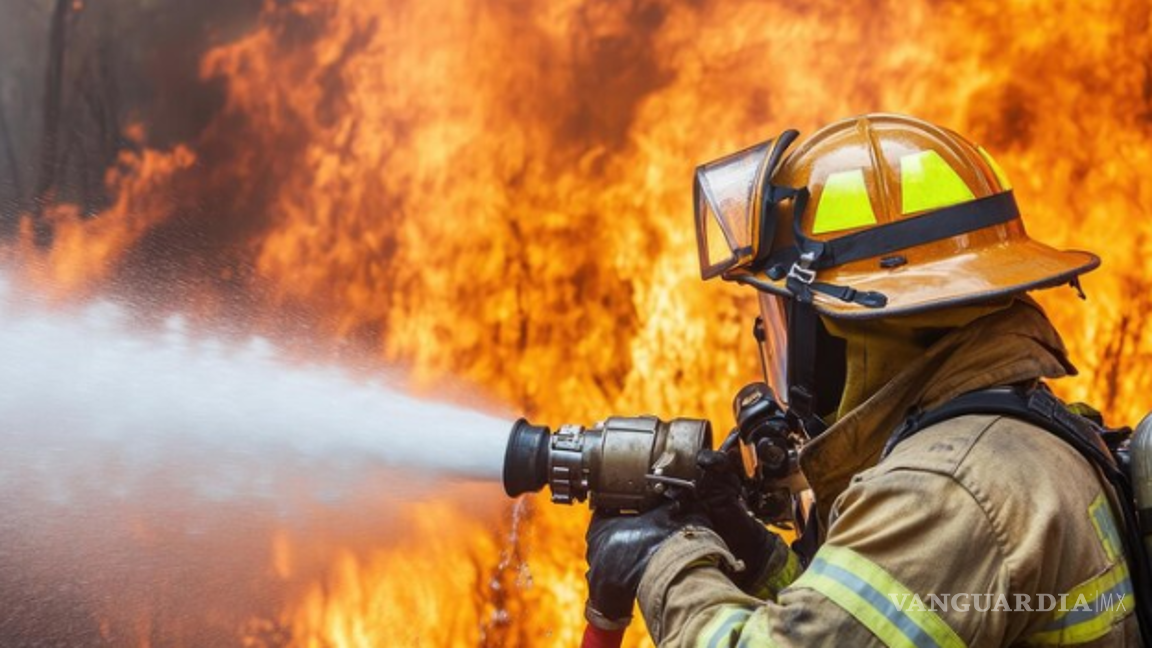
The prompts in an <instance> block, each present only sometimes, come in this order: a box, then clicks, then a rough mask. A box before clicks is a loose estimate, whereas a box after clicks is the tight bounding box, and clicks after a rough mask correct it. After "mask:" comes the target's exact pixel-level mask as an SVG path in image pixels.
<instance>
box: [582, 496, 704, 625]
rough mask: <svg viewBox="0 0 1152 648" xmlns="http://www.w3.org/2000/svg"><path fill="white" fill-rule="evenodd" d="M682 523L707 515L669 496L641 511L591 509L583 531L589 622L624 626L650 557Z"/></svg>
mask: <svg viewBox="0 0 1152 648" xmlns="http://www.w3.org/2000/svg"><path fill="white" fill-rule="evenodd" d="M686 526H707V519H706V518H705V517H704V516H703V515H700V514H698V513H692V512H690V511H687V510H684V509H683V508H682V506H681V504H680V503H679V502H677V501H672V500H669V501H668V502H667V503H666V504H662V505H660V506H658V507H656V508H654V509H652V510H650V511H646V512H644V513H641V514H639V515H635V514H615V513H605V512H602V511H597V512H596V513H594V514H593V515H592V523H591V524H590V525H589V526H588V535H587V540H588V554H587V558H588V573H587V578H588V603H587V605H586V606H585V609H584V615H585V617H586V618H587V619H588V622H589V623H591V624H592V625H594V626H596V627H598V628H600V629H602V630H617V629H620V628H623V627H625V626H627V625H628V623H629V622H630V621H631V620H632V605H633V602H634V601H635V600H636V590H637V588H639V587H640V578H641V577H642V576H643V575H644V569H645V568H646V567H647V566H648V561H649V559H651V558H652V556H653V554H655V553H656V550H657V549H658V548H659V547H660V545H661V544H663V543H664V541H665V540H667V539H668V538H670V537H672V536H673V535H674V534H675V533H676V532H677V531H679V530H680V529H682V528H684V527H686Z"/></svg>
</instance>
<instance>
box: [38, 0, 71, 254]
mask: <svg viewBox="0 0 1152 648" xmlns="http://www.w3.org/2000/svg"><path fill="white" fill-rule="evenodd" d="M70 8H71V0H56V5H55V8H54V9H53V10H52V26H51V28H50V29H49V31H48V69H47V71H46V73H45V76H44V123H43V135H42V138H41V140H40V175H39V177H38V178H37V179H36V189H35V193H34V194H33V197H32V219H33V226H34V229H35V233H36V235H35V240H36V244H37V245H38V246H41V247H47V246H48V245H49V244H50V243H51V238H52V231H51V228H50V226H49V225H48V223H47V222H45V220H44V217H43V216H44V207H45V206H46V205H47V204H48V202H49V201H51V200H52V193H53V190H54V189H55V188H56V182H57V174H58V172H59V140H60V115H61V112H62V106H63V103H64V53H65V49H66V42H65V38H66V33H65V31H66V27H67V26H68V11H69V9H70Z"/></svg>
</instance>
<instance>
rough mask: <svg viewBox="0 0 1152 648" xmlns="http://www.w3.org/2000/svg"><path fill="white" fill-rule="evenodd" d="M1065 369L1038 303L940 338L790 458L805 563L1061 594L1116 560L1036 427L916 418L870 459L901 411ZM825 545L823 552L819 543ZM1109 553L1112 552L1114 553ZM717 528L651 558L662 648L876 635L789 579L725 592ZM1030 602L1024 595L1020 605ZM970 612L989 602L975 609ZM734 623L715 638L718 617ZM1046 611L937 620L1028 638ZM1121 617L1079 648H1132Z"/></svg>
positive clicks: (967, 589) (988, 638) (1085, 487)
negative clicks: (813, 540) (801, 477)
mask: <svg viewBox="0 0 1152 648" xmlns="http://www.w3.org/2000/svg"><path fill="white" fill-rule="evenodd" d="M1070 370H1071V366H1070V365H1069V364H1068V362H1067V360H1066V358H1065V352H1064V348H1063V345H1062V343H1061V341H1060V339H1059V337H1058V335H1057V334H1056V332H1055V331H1054V330H1053V329H1052V327H1051V325H1050V324H1049V323H1048V321H1047V320H1046V318H1045V317H1044V315H1043V313H1042V312H1040V311H1039V309H1038V308H1037V307H1035V306H1033V305H1030V304H1028V303H1025V302H1017V303H1016V304H1014V305H1013V306H1012V307H1010V308H1008V309H1007V310H1004V311H1001V312H998V313H994V314H992V315H989V316H986V317H984V318H981V319H978V320H976V321H975V322H973V323H971V324H969V325H968V326H965V327H963V328H961V329H959V330H957V331H954V332H953V333H951V334H949V335H947V336H946V337H944V338H943V339H941V340H940V341H939V342H938V343H937V344H935V345H934V346H933V347H931V348H930V349H929V350H928V352H927V353H925V354H924V356H923V357H922V358H920V359H919V360H918V361H916V362H914V363H912V364H911V365H909V366H908V367H907V368H906V369H905V370H904V371H903V372H902V373H900V374H899V375H898V376H896V377H895V378H894V379H893V380H892V381H891V382H890V383H888V385H886V386H885V387H884V388H882V389H881V390H880V391H879V392H877V393H876V394H875V395H874V396H873V397H872V398H870V399H869V400H867V401H866V402H865V403H864V404H862V405H861V406H860V407H858V408H856V409H854V410H853V411H851V412H849V413H848V414H847V415H846V416H844V417H843V418H842V419H840V420H839V421H838V422H837V423H836V424H835V425H834V426H832V427H831V428H830V429H829V430H828V431H827V432H826V433H824V434H823V435H821V436H820V437H818V438H817V439H815V440H814V441H813V442H812V443H811V444H809V446H808V447H807V448H806V449H805V452H804V454H803V457H802V464H803V467H804V471H805V474H806V475H807V476H808V479H809V481H810V483H811V484H812V486H813V488H814V490H815V493H816V495H817V499H818V502H819V503H820V507H819V514H820V518H821V521H822V522H823V527H824V528H825V529H826V533H825V534H824V535H826V540H825V545H824V547H822V548H821V550H820V552H819V553H818V554H817V557H818V558H819V557H820V555H821V554H825V553H826V551H827V552H828V553H829V554H830V553H831V552H832V551H834V550H835V549H834V548H837V547H841V548H847V549H850V550H852V551H853V552H855V553H856V554H858V555H860V556H862V557H864V558H866V559H867V560H869V561H871V562H872V563H874V564H875V565H877V566H879V567H880V568H882V569H883V570H884V571H886V572H887V573H888V574H889V575H891V576H892V577H893V578H894V579H895V580H896V581H899V582H900V583H901V584H902V585H903V586H904V587H906V588H907V589H908V590H910V591H911V592H913V593H916V594H918V595H920V596H921V597H924V598H925V600H927V598H926V597H927V596H928V595H929V594H938V595H939V594H953V595H954V594H991V595H993V599H992V600H995V596H996V595H999V594H1005V595H1006V596H1007V597H1008V600H1009V601H1012V602H1015V601H1016V599H1015V598H1014V597H1015V595H1016V594H1027V595H1030V596H1031V597H1032V598H1031V600H1032V601H1038V599H1037V595H1039V594H1042V593H1043V594H1051V595H1054V596H1057V597H1058V596H1059V595H1060V594H1062V593H1066V592H1069V591H1070V590H1073V588H1075V587H1076V586H1078V585H1081V584H1083V583H1085V582H1088V581H1091V580H1092V579H1093V578H1095V577H1098V576H1100V575H1101V574H1103V573H1105V572H1107V571H1108V570H1109V569H1110V568H1112V567H1114V566H1115V564H1116V563H1117V562H1118V560H1115V559H1113V558H1112V557H1110V556H1109V555H1108V552H1107V551H1106V549H1105V546H1104V543H1103V541H1102V539H1101V535H1100V533H1098V532H1097V530H1096V528H1095V527H1094V525H1093V522H1092V517H1091V516H1090V514H1089V507H1090V506H1092V504H1093V503H1094V502H1096V501H1097V499H1098V497H1100V496H1101V494H1102V493H1104V487H1103V486H1102V485H1101V482H1100V481H1099V480H1098V479H1097V477H1096V475H1095V473H1094V470H1093V469H1092V468H1091V466H1090V465H1089V464H1088V463H1087V462H1086V461H1085V460H1084V459H1083V458H1081V457H1080V456H1079V455H1078V454H1077V453H1076V452H1075V451H1074V450H1072V449H1071V448H1070V447H1068V446H1066V445H1065V444H1064V443H1063V442H1062V441H1060V440H1058V439H1056V438H1055V437H1054V436H1052V435H1051V434H1050V433H1049V432H1047V431H1044V430H1042V429H1039V428H1036V427H1034V426H1031V425H1030V424H1027V423H1024V422H1021V421H1018V420H1014V419H1008V418H1002V417H997V416H966V417H962V418H957V419H953V420H950V421H946V422H944V423H941V424H939V425H936V426H933V427H931V428H928V429H925V430H923V431H922V432H920V433H919V434H918V435H916V436H914V437H912V438H911V439H909V440H907V441H906V442H904V443H903V444H901V445H900V446H898V447H897V448H896V450H895V452H894V453H893V454H892V455H891V456H889V457H887V458H886V459H884V460H883V461H880V454H881V450H882V448H883V445H884V443H885V441H886V440H887V439H888V437H889V435H890V434H891V432H892V430H894V429H895V428H896V426H897V425H898V424H899V423H900V422H901V420H902V419H903V417H904V414H905V412H907V411H908V409H909V408H910V407H913V406H920V407H923V408H925V409H930V408H932V407H934V406H937V405H940V404H942V403H944V402H946V401H948V400H950V399H952V398H953V397H955V396H957V395H959V394H961V393H964V392H968V391H971V390H975V389H981V388H986V387H991V386H997V385H1006V384H1014V383H1020V382H1025V381H1032V380H1038V379H1041V378H1057V377H1060V376H1063V375H1065V374H1066V373H1068V372H1069V371H1070ZM827 547H832V548H833V549H832V550H827V549H826V548H827ZM1119 560H1122V557H1119ZM721 561H727V562H729V563H731V562H734V561H733V559H732V558H731V555H730V554H729V553H728V552H727V550H726V549H725V548H724V546H723V544H722V543H721V541H720V540H719V538H718V537H717V536H715V534H713V533H712V532H710V531H708V530H706V529H689V530H686V531H684V532H682V533H681V534H680V535H679V536H676V537H674V538H673V539H672V540H669V541H668V542H667V543H666V544H665V545H664V546H663V547H661V549H660V550H659V551H658V553H657V554H656V555H655V556H654V557H653V560H652V562H651V563H650V565H649V567H648V569H647V571H646V572H645V575H644V579H643V582H642V583H641V586H640V594H639V598H640V605H641V610H642V612H643V614H644V618H645V620H646V621H647V623H648V627H649V630H650V631H651V633H652V635H653V637H654V638H655V639H656V641H657V642H658V643H659V645H661V646H694V645H708V646H729V645H731V646H735V645H737V643H738V642H740V641H741V640H743V641H744V643H740V644H739V645H741V646H745V645H747V646H759V645H767V646H770V645H778V646H878V645H887V644H886V643H885V642H883V641H881V640H880V638H878V637H877V636H876V635H875V634H873V633H872V632H871V631H870V630H869V629H868V628H866V627H865V626H864V625H862V624H861V623H860V622H859V621H858V620H857V619H856V618H854V617H853V616H851V615H849V614H848V613H846V612H845V611H844V610H843V609H842V608H841V607H839V606H838V605H836V604H834V603H833V602H831V601H830V600H829V599H828V598H826V597H825V596H823V595H821V594H820V593H818V592H817V591H815V590H813V589H809V588H807V587H804V586H803V584H804V581H803V580H801V581H800V582H799V583H798V584H797V585H796V586H793V587H790V588H788V589H785V590H784V591H783V592H782V593H780V594H779V596H778V597H776V600H775V601H761V600H758V599H755V598H753V597H751V596H748V595H746V594H744V593H743V592H741V591H740V590H739V589H737V588H736V587H735V586H733V585H732V584H731V582H730V581H729V580H728V579H727V578H726V577H725V576H724V574H723V573H722V572H721V571H720V569H719V568H718V567H717V565H718V564H719V563H720V562H721ZM1034 605H1035V603H1034ZM983 607H991V606H990V605H984V606H983ZM734 609H736V610H739V609H743V610H747V611H749V612H750V614H748V613H747V612H741V613H740V614H741V615H743V616H741V617H740V622H739V623H735V624H729V625H730V627H725V628H723V632H721V633H720V634H717V625H718V622H719V620H720V619H721V617H722V616H723V615H730V616H731V615H732V612H733V610H734ZM1051 616H1052V613H1050V612H1028V611H1003V610H990V611H987V612H977V611H973V610H969V611H967V612H962V611H957V610H954V609H950V610H949V611H947V612H943V611H941V612H940V613H939V617H940V618H941V619H942V620H943V621H944V622H945V623H946V624H947V626H949V627H950V628H951V629H952V631H954V633H955V635H956V636H958V638H959V639H960V640H961V641H962V642H963V643H964V644H966V645H968V646H981V647H982V646H1015V645H1027V644H1028V640H1029V638H1030V637H1035V635H1034V633H1036V632H1038V631H1040V630H1041V629H1042V628H1044V627H1045V626H1046V624H1048V623H1049V622H1050V621H1051ZM1137 635H1138V631H1137V627H1136V621H1135V617H1134V615H1132V614H1130V613H1129V614H1127V615H1122V618H1120V619H1118V620H1117V621H1116V623H1115V625H1113V626H1112V628H1111V630H1110V631H1109V632H1108V634H1107V635H1105V636H1104V637H1101V638H1098V639H1095V640H1093V641H1091V642H1088V643H1080V644H1078V645H1086V646H1137V645H1139V641H1138V638H1137Z"/></svg>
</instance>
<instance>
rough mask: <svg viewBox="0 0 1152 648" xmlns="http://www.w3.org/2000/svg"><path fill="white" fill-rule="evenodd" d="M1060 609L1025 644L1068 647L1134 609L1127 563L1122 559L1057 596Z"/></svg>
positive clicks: (1090, 638)
mask: <svg viewBox="0 0 1152 648" xmlns="http://www.w3.org/2000/svg"><path fill="white" fill-rule="evenodd" d="M1060 601H1061V603H1060V605H1059V609H1057V610H1056V612H1055V615H1054V616H1053V617H1052V620H1051V621H1049V622H1048V624H1047V625H1045V626H1044V627H1043V628H1041V629H1040V631H1039V632H1037V633H1035V634H1033V635H1032V636H1030V637H1028V643H1031V644H1042V645H1048V646H1068V645H1074V644H1081V643H1087V642H1089V641H1095V640H1096V639H1099V638H1101V637H1103V636H1105V635H1107V634H1108V632H1109V631H1111V630H1112V626H1113V625H1114V624H1115V623H1116V622H1118V621H1119V620H1120V619H1122V618H1124V617H1126V616H1128V615H1129V614H1131V613H1132V611H1133V610H1134V609H1135V605H1136V601H1135V598H1134V597H1133V596H1132V579H1131V578H1130V577H1129V574H1128V564H1127V563H1125V562H1121V563H1119V564H1117V565H1116V566H1114V567H1112V568H1111V569H1109V570H1108V571H1106V572H1104V573H1103V574H1101V575H1100V576H1097V577H1096V578H1093V579H1092V580H1090V581H1088V582H1086V583H1084V584H1083V585H1079V586H1077V587H1076V588H1075V589H1073V590H1072V591H1070V592H1068V594H1066V595H1064V596H1062V597H1060Z"/></svg>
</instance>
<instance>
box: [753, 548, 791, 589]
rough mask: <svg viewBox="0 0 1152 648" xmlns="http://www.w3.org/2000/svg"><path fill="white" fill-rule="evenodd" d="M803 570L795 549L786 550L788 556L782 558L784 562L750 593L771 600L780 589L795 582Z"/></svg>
mask: <svg viewBox="0 0 1152 648" xmlns="http://www.w3.org/2000/svg"><path fill="white" fill-rule="evenodd" d="M803 571H804V568H803V567H802V566H801V565H800V558H799V556H797V555H796V552H795V551H792V550H788V557H787V558H786V559H785V560H784V564H783V565H781V566H780V567H779V568H778V569H776V571H774V572H772V573H771V574H769V575H768V577H767V578H765V579H764V582H762V583H760V584H759V586H758V587H757V588H756V591H754V592H752V593H751V594H752V596H755V597H756V598H759V599H764V600H773V599H775V598H776V595H777V594H779V593H780V590H782V589H784V588H785V587H788V586H789V585H791V584H792V583H794V582H796V579H797V578H799V577H800V573H801V572H803Z"/></svg>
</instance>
